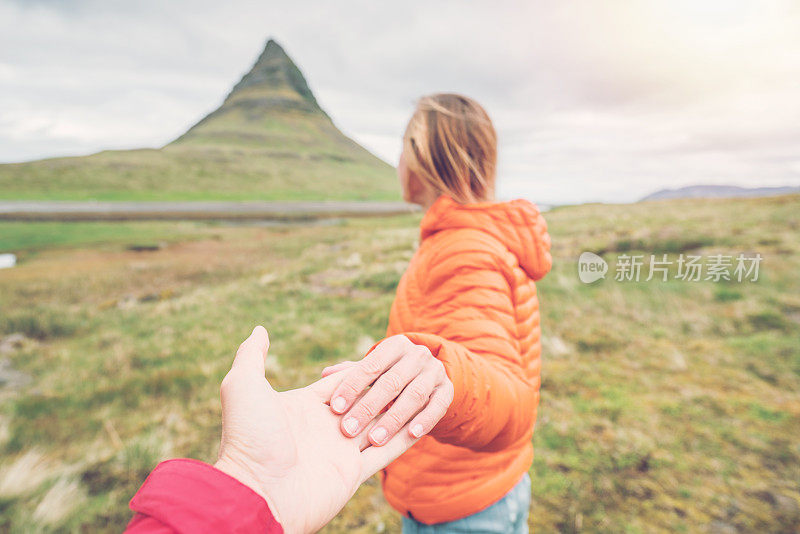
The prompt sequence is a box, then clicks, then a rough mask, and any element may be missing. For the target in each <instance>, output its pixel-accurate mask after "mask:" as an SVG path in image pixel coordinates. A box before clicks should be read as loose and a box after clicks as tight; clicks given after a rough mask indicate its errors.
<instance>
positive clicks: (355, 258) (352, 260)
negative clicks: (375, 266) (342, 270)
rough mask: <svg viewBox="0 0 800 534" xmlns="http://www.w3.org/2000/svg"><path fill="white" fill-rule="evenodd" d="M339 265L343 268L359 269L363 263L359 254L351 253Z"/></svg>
mask: <svg viewBox="0 0 800 534" xmlns="http://www.w3.org/2000/svg"><path fill="white" fill-rule="evenodd" d="M339 263H340V264H341V265H342V266H343V267H359V266H360V265H362V264H363V263H364V262H363V261H362V260H361V254H359V253H358V252H353V253H352V254H350V255H349V256H348V257H346V258H344V259H343V260H342V261H341V262H339Z"/></svg>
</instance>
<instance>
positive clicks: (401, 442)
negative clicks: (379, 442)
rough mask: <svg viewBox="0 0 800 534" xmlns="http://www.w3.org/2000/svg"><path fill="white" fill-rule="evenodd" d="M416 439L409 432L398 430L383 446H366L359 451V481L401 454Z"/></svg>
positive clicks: (362, 480) (365, 478)
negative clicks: (360, 465) (360, 468)
mask: <svg viewBox="0 0 800 534" xmlns="http://www.w3.org/2000/svg"><path fill="white" fill-rule="evenodd" d="M416 441H417V439H416V438H414V437H413V436H412V435H411V433H410V432H408V431H405V430H404V431H402V432H398V433H397V434H396V435H395V436H394V437H393V438H392V439H390V440H389V441H388V442H387V443H386V445H384V446H383V447H367V448H366V449H364V450H362V451H361V460H362V473H361V482H364V481H365V480H367V479H368V478H369V477H371V476H372V474H373V473H375V472H376V471H380V470H381V469H383V468H384V467H386V466H387V465H389V464H390V463H392V462H393V461H395V460H396V459H397V458H398V457H399V456H400V455H401V454H403V453H404V452H406V451H407V450H408V448H409V447H411V446H412V445H413V444H414V443H415V442H416Z"/></svg>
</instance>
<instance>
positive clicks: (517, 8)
mask: <svg viewBox="0 0 800 534" xmlns="http://www.w3.org/2000/svg"><path fill="white" fill-rule="evenodd" d="M270 36H272V37H274V38H275V39H276V40H278V42H280V43H281V44H282V45H283V46H284V48H285V49H286V51H287V52H288V53H289V55H290V56H291V57H292V58H293V59H294V60H295V62H296V63H297V64H298V66H299V67H300V68H301V70H302V71H303V73H304V74H305V75H306V78H307V79H308V82H309V85H310V86H311V89H312V90H313V91H314V93H315V94H316V96H317V99H318V100H319V102H320V104H321V105H322V107H323V108H324V109H325V110H326V111H327V112H328V113H329V115H331V117H332V118H333V120H334V122H336V124H337V125H338V126H339V127H340V128H341V129H342V130H343V131H344V132H345V133H346V134H348V135H350V136H351V137H353V138H355V139H356V140H357V141H359V142H360V143H361V144H363V145H364V146H366V147H367V148H369V149H370V150H371V151H373V152H374V153H376V154H377V155H379V156H380V157H382V158H384V159H385V160H387V161H389V162H390V163H392V164H395V162H396V159H397V156H398V154H399V150H400V138H401V135H402V132H403V129H404V127H405V123H406V121H407V120H408V117H409V115H410V113H411V111H412V109H413V102H414V99H415V98H416V97H418V96H420V95H422V94H425V93H430V92H436V91H457V92H462V93H464V94H467V95H469V96H472V97H474V98H476V99H477V100H478V101H479V102H481V103H482V104H483V105H484V106H485V107H486V108H487V110H488V111H489V113H490V115H491V116H492V117H493V119H494V120H495V123H496V126H497V128H498V131H499V141H500V174H499V180H500V186H499V193H500V195H501V196H502V197H504V198H510V197H515V196H523V197H527V198H531V199H532V200H534V201H537V202H541V203H573V202H584V201H598V200H599V201H631V200H636V199H638V198H640V197H641V196H643V195H645V194H647V193H650V192H652V191H654V190H657V189H661V188H666V187H671V188H672V187H679V186H683V185H690V184H698V183H703V184H704V183H711V184H714V183H718V184H735V185H743V186H767V185H800V2H797V1H795V0H785V1H769V0H752V1H744V0H658V1H656V0H653V1H646V0H640V1H622V0H619V1H615V0H606V1H603V2H599V1H596V0H586V1H564V2H550V1H544V0H542V1H533V2H532V1H526V2H500V1H492V2H467V1H463V0H459V1H453V2H438V1H437V2H433V1H425V2H417V1H405V2H375V1H370V0H363V1H350V0H338V1H336V2H328V1H319V2H302V1H294V2H267V1H261V2H244V1H234V0H227V1H225V2H219V1H188V0H170V1H165V0H153V1H150V0H139V1H136V2H129V1H128V2H117V1H113V0H73V1H70V0H61V1H57V0H49V1H48V0H17V1H11V0H0V162H14V161H24V160H30V159H37V158H42V157H48V156H57V155H81V154H88V153H92V152H96V151H98V150H102V149H108V148H136V147H143V146H147V147H157V146H161V145H163V144H165V143H167V142H169V141H170V140H172V139H174V138H175V137H177V136H178V135H180V134H181V133H182V132H183V131H184V130H186V129H187V127H189V126H190V125H191V124H193V123H194V122H196V121H197V120H198V119H199V118H201V117H202V116H203V115H205V114H206V113H208V112H209V111H211V110H213V109H214V108H216V107H217V106H218V105H219V104H220V103H221V102H222V99H223V98H224V96H225V95H226V94H227V92H228V91H229V90H230V88H231V87H232V86H233V84H234V83H235V82H237V81H238V80H239V78H240V77H241V76H242V75H243V74H244V73H245V72H246V71H247V70H249V68H250V67H251V65H252V63H253V62H254V61H255V59H256V57H257V56H258V54H259V53H260V52H261V49H262V48H263V46H264V43H265V42H266V40H267V38H269V37H270Z"/></svg>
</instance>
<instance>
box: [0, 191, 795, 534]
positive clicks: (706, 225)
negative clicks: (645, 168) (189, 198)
mask: <svg viewBox="0 0 800 534" xmlns="http://www.w3.org/2000/svg"><path fill="white" fill-rule="evenodd" d="M419 217H420V216H419V215H409V216H402V217H391V218H382V219H353V220H344V221H329V222H328V223H326V224H321V225H305V226H303V225H298V226H283V227H256V226H222V225H214V224H208V223H177V224H176V223H125V224H110V223H80V224H78V223H74V224H61V225H59V224H51V223H26V224H15V223H0V252H3V251H13V252H17V253H19V255H20V264H19V266H18V267H16V268H14V269H9V270H3V271H0V347H2V348H0V351H2V352H3V354H0V360H2V363H0V450H2V459H1V460H0V530H2V531H6V530H7V531H11V532H32V531H40V530H65V531H87V530H88V531H109V532H116V531H119V530H120V529H121V528H122V526H123V525H124V524H125V522H126V521H127V520H128V519H129V517H130V514H129V512H128V510H127V508H126V503H127V500H128V499H129V498H130V497H131V496H132V494H133V493H134V492H135V491H136V489H137V488H138V486H139V485H140V484H141V482H142V480H143V479H144V477H145V475H146V474H147V473H148V472H149V470H150V469H152V467H153V466H154V465H155V463H156V462H157V461H158V460H159V459H161V458H166V457H171V456H192V457H197V458H201V459H205V460H213V459H214V458H215V453H216V448H217V439H218V433H219V406H218V385H219V382H220V380H221V378H222V376H223V375H224V374H225V372H226V371H227V369H228V367H229V365H230V361H231V358H232V356H233V352H234V351H235V348H236V346H237V344H238V343H239V342H240V341H241V340H242V339H243V338H244V337H245V336H246V335H247V334H248V333H249V332H250V329H251V328H252V326H253V325H254V324H256V323H260V324H263V325H265V326H266V327H267V328H268V329H269V331H270V334H271V339H272V348H271V353H270V361H269V365H268V367H269V371H268V375H269V378H270V379H271V380H272V381H273V383H274V384H275V385H276V386H277V387H278V388H290V387H293V386H298V385H302V384H305V383H307V382H309V381H311V380H313V379H314V378H315V377H316V376H318V373H319V371H320V370H321V369H322V367H324V366H325V365H326V364H329V363H331V362H334V361H337V360H340V359H345V358H353V357H357V356H358V355H359V354H361V353H363V351H364V350H365V349H366V348H368V347H369V346H370V345H371V344H372V342H373V341H374V340H377V339H380V338H381V336H382V334H383V332H384V329H385V327H386V323H387V319H388V310H389V306H390V304H391V301H392V297H393V291H394V288H395V286H396V284H397V281H398V280H399V277H400V275H401V274H402V272H403V270H404V269H405V267H406V264H407V262H408V260H409V258H410V257H411V255H412V253H413V249H414V246H415V241H416V240H417V238H418V230H417V225H418V223H419ZM547 219H548V221H549V224H550V228H551V233H552V236H553V253H554V258H555V267H554V270H553V272H552V273H551V274H550V275H548V276H547V278H545V280H543V281H542V282H541V283H540V284H539V292H540V299H541V303H542V311H543V319H542V328H543V332H544V358H545V361H544V367H543V386H542V388H543V390H542V391H543V393H542V400H541V407H540V412H539V413H540V416H539V420H538V422H537V428H536V432H535V437H534V445H535V450H536V458H535V460H534V465H533V467H532V469H531V475H532V477H533V488H534V489H533V505H532V509H531V516H530V522H531V525H532V526H533V527H534V528H535V529H536V531H537V532H630V533H635V532H642V533H645V532H698V531H700V532H705V531H710V532H718V533H727V532H794V531H797V529H798V528H799V527H800V505H799V503H800V441H798V429H800V291H798V290H799V289H800V284H798V277H797V273H798V270H799V269H800V197H798V196H794V197H782V198H772V199H742V200H714V201H699V200H687V201H670V202H664V203H649V204H634V205H622V206H605V205H587V206H578V207H568V208H560V209H556V210H554V211H551V212H549V213H548V214H547ZM153 243H157V244H159V248H158V249H157V250H152V251H146V252H135V251H133V250H131V248H130V247H131V246H132V245H150V244H153ZM584 250H592V251H602V252H603V253H604V254H603V256H604V257H605V258H606V259H607V260H608V261H609V262H610V263H611V264H612V268H613V263H614V260H615V258H616V257H617V256H618V255H619V254H621V253H623V252H625V253H628V254H631V253H636V251H640V253H643V254H647V255H649V254H651V253H654V254H659V255H660V254H661V253H669V254H670V257H671V258H672V259H674V258H675V257H676V255H677V254H680V253H686V254H701V255H703V256H708V255H711V254H719V253H721V254H738V253H740V252H746V253H749V252H758V253H760V254H761V255H762V256H763V257H764V261H763V262H762V264H761V272H760V277H759V280H758V281H757V282H742V283H738V282H721V283H712V282H682V281H678V280H670V281H668V282H661V281H657V280H652V281H650V282H644V281H642V282H639V283H634V282H627V283H625V282H616V281H614V279H613V271H612V272H611V273H609V274H610V276H608V277H607V279H606V280H603V281H599V282H596V283H595V284H592V285H584V284H581V283H580V282H579V280H578V277H577V268H576V259H577V256H578V255H579V254H580V253H581V252H582V251H584ZM14 333H21V334H23V335H22V336H13V338H11V341H9V339H10V338H9V336H11V335H12V334H14ZM12 341H13V343H12ZM398 530H399V520H398V516H397V515H396V514H395V513H394V512H393V511H392V510H391V509H390V508H389V507H388V506H387V505H386V504H385V502H384V501H383V499H382V496H381V494H380V489H379V487H378V485H377V482H376V481H375V480H374V479H373V480H371V481H369V482H368V483H367V484H365V485H364V486H363V487H362V488H361V489H360V490H359V492H358V493H357V494H356V497H355V498H354V499H353V500H352V501H351V502H350V504H348V506H347V507H346V508H345V509H344V510H343V511H342V513H341V514H340V515H339V516H338V517H337V518H336V519H335V520H334V521H333V522H332V523H331V524H330V525H329V526H328V527H327V528H326V532H328V533H338V532H356V533H359V532H381V531H385V532H396V531H398Z"/></svg>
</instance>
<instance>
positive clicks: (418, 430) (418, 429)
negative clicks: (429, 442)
mask: <svg viewBox="0 0 800 534" xmlns="http://www.w3.org/2000/svg"><path fill="white" fill-rule="evenodd" d="M411 435H412V436H414V437H415V438H418V437H420V436H421V435H422V425H421V424H419V423H417V424H416V425H414V426H412V427H411Z"/></svg>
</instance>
